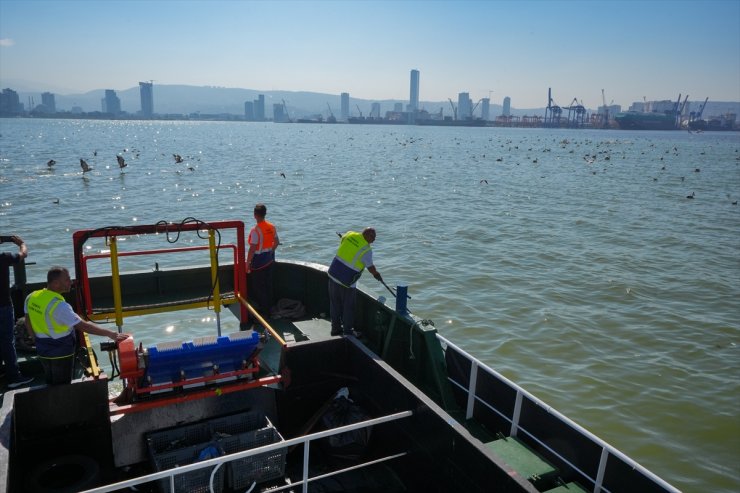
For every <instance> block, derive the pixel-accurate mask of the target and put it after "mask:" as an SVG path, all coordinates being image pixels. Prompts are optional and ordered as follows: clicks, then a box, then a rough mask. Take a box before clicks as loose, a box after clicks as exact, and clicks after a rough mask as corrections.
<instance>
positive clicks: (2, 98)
mask: <svg viewBox="0 0 740 493" xmlns="http://www.w3.org/2000/svg"><path fill="white" fill-rule="evenodd" d="M21 113H23V104H22V103H21V98H20V97H19V96H18V93H17V92H15V91H14V90H12V89H3V92H2V94H0V115H20V114H21Z"/></svg>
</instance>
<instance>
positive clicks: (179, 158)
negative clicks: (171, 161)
mask: <svg viewBox="0 0 740 493" xmlns="http://www.w3.org/2000/svg"><path fill="white" fill-rule="evenodd" d="M172 157H174V158H175V162H176V163H181V162H182V156H181V155H179V154H173V155H172Z"/></svg>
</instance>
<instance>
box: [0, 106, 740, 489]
mask: <svg viewBox="0 0 740 493" xmlns="http://www.w3.org/2000/svg"><path fill="white" fill-rule="evenodd" d="M0 125H1V127H0V134H1V135H2V136H1V137H0V230H1V232H2V234H11V233H17V234H19V235H21V236H22V237H23V238H24V239H25V240H26V242H27V243H28V245H29V251H30V256H29V259H28V260H29V261H30V262H35V265H31V266H29V279H30V280H35V281H39V280H43V279H44V276H45V272H46V270H47V269H48V267H49V266H51V265H53V264H62V265H65V266H67V267H69V268H72V241H71V233H72V232H73V231H75V230H78V229H82V228H98V227H103V226H113V225H116V226H126V225H132V224H153V223H156V222H158V221H161V220H165V221H173V222H179V221H182V220H183V219H185V218H187V217H194V218H197V219H200V220H204V221H213V220H219V219H241V220H244V221H245V222H246V223H247V225H248V226H250V225H251V222H252V221H253V219H252V212H251V211H252V207H253V206H254V204H255V203H256V202H264V203H266V204H267V208H268V219H269V220H270V221H272V222H274V223H275V224H276V226H277V228H278V231H279V234H280V239H281V242H282V245H281V247H280V249H279V251H278V257H279V258H284V259H295V260H306V261H313V262H319V263H323V264H328V263H329V262H330V261H331V258H332V256H333V253H334V249H335V248H336V242H337V238H336V234H335V232H337V231H339V232H343V231H346V230H348V229H360V228H362V227H364V226H367V225H373V226H375V227H376V229H377V231H378V239H377V241H376V243H375V244H374V245H373V246H374V251H375V261H376V264H377V267H378V269H379V271H380V272H381V273H382V274H383V277H384V278H385V280H386V282H387V283H388V284H389V285H393V284H396V283H398V284H407V285H408V286H409V293H410V294H411V296H412V298H413V299H412V300H411V301H410V306H409V308H410V309H411V310H412V311H413V312H414V313H415V314H416V315H418V316H420V317H422V318H428V319H432V320H434V322H435V325H436V328H437V329H438V330H439V331H440V333H442V334H443V335H445V336H446V337H448V338H450V339H451V340H452V341H453V342H455V343H456V344H457V345H459V346H461V347H463V348H464V349H466V350H467V351H469V352H470V353H472V354H473V355H474V356H475V357H477V358H479V359H481V360H482V361H484V362H485V363H487V364H489V365H490V366H492V367H493V368H495V369H497V370H498V371H500V372H502V373H503V374H504V375H505V376H507V377H509V378H511V379H512V380H514V381H516V382H517V383H520V384H522V385H523V386H524V387H525V388H526V389H527V390H529V391H530V392H532V393H533V394H535V395H536V396H538V397H540V398H541V399H543V400H544V401H545V402H547V403H548V404H550V405H552V406H553V407H554V408H556V409H558V410H559V411H561V412H562V413H564V414H565V415H566V416H568V417H570V418H571V419H573V420H574V421H576V422H577V423H579V424H581V425H583V426H584V427H586V428H587V429H589V430H590V431H592V432H594V433H595V434H596V435H598V436H600V437H601V438H603V439H604V440H606V441H607V442H609V443H611V444H612V445H614V446H616V447H617V448H618V449H620V450H622V451H623V452H625V453H626V454H627V455H629V456H631V457H633V458H634V459H635V460H637V461H638V462H639V463H641V464H643V465H644V466H646V467H647V468H648V469H650V470H652V471H653V472H655V473H656V474H658V475H659V476H661V477H663V478H665V479H667V480H668V481H669V482H670V483H672V484H674V485H676V486H677V487H679V488H680V489H683V490H685V491H712V492H725V493H730V492H736V491H738V490H740V484H739V483H738V466H737V465H738V462H739V461H740V449H739V446H738V443H740V417H739V414H738V408H739V407H738V395H740V378H738V377H740V372H739V370H738V369H739V368H740V364H739V363H740V362H739V360H738V354H739V353H738V346H737V344H738V339H739V338H740V337H739V336H740V324H739V322H738V313H740V301H738V300H740V288H739V287H738V281H737V280H738V279H740V256H739V255H738V247H739V246H740V245H739V243H738V238H740V236H739V233H740V207H738V206H737V205H736V202H737V200H738V196H739V195H740V138H739V136H738V134H737V133H710V132H705V133H703V134H689V133H687V132H679V131H675V132H628V131H607V130H553V129H508V128H444V127H414V126H383V125H372V126H371V125H300V124H294V125H275V124H272V123H264V124H263V123H222V122H144V121H114V122H111V121H86V120H71V121H62V120H31V119H2V120H0ZM96 152H97V154H95V153H96ZM175 153H176V154H180V155H181V156H183V159H184V162H183V163H176V162H175V160H174V159H173V154H175ZM117 154H121V155H123V156H124V157H125V158H126V162H127V163H128V167H126V168H125V172H124V173H121V172H120V171H119V169H118V166H117V165H116V155H117ZM80 158H84V159H86V161H87V162H88V163H89V164H90V166H91V167H93V170H92V171H91V172H88V173H85V175H84V176H83V174H82V170H81V168H80V165H79V160H80ZM49 159H54V160H55V161H56V162H57V164H56V165H55V166H54V167H53V168H49V167H48V166H47V165H46V162H47V161H48V160H49ZM281 173H282V174H284V175H285V176H284V177H283V176H282V175H281ZM692 193H693V198H692V199H688V198H687V196H689V195H691V194H692ZM57 199H58V203H56V202H57ZM164 236H165V235H158V237H155V238H146V239H145V238H139V237H130V238H128V239H127V240H126V242H123V243H122V245H121V248H123V249H127V250H133V249H136V248H140V247H142V246H150V245H158V246H159V247H162V246H163V245H164V246H167V245H168V243H167V241H171V240H173V238H165V237H164ZM198 241H199V240H198V239H197V238H195V237H194V235H192V234H191V235H182V237H180V238H178V239H177V245H178V246H183V245H190V244H194V243H198ZM224 241H233V238H224ZM88 247H89V249H90V251H91V252H96V253H99V252H102V251H105V250H106V248H107V247H106V245H105V244H104V243H102V242H91V244H90V245H88ZM193 261H197V262H198V263H201V264H205V263H207V258H206V259H203V260H202V261H201V260H200V259H199V258H198V259H197V260H194V259H193V258H192V257H188V256H185V257H183V258H178V259H169V258H167V259H157V260H152V259H146V260H140V259H138V258H137V257H131V258H130V259H127V261H126V265H125V267H122V269H129V270H136V269H153V268H154V265H153V262H159V265H160V267H161V268H166V267H170V266H172V265H175V264H177V265H188V263H190V262H193ZM107 268H108V267H107V266H106V265H105V262H100V264H99V265H95V266H93V267H92V268H91V270H92V271H93V272H104V271H105V270H106V269H107ZM360 285H361V287H363V288H364V289H366V290H367V291H369V292H370V293H372V294H373V295H375V296H380V295H385V296H387V292H386V291H385V289H384V288H383V286H382V285H379V284H377V283H375V282H374V281H373V279H372V278H371V277H369V276H366V277H363V279H362V280H361V282H360ZM228 315H229V314H228V313H227V314H225V315H224V316H222V320H223V322H224V324H227V327H225V330H224V333H228V331H229V330H231V328H230V327H229V326H228V324H230V323H231V324H233V319H231V318H230V317H229V316H228ZM174 316H175V317H177V318H176V319H173V318H172V317H173V315H169V316H167V317H165V316H158V317H155V318H153V319H152V320H149V319H146V321H144V320H142V321H137V320H131V321H129V320H127V321H126V322H125V327H124V329H125V330H126V331H131V332H133V333H134V334H135V337H136V340H137V342H138V341H139V340H141V341H143V342H144V343H145V344H156V343H157V342H160V341H163V340H180V339H191V338H193V337H196V336H198V335H201V334H202V331H204V330H207V331H211V330H214V328H213V326H214V321H213V320H212V319H213V313H212V312H205V313H204V312H197V311H196V312H194V313H190V312H183V313H177V314H174ZM208 319H210V320H208ZM231 327H234V325H232V326H231ZM236 328H238V326H236ZM236 328H234V330H236Z"/></svg>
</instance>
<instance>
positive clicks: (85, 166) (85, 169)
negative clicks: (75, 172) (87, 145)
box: [80, 158, 92, 175]
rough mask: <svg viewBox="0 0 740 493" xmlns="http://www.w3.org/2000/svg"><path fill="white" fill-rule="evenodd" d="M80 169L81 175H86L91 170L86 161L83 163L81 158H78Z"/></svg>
mask: <svg viewBox="0 0 740 493" xmlns="http://www.w3.org/2000/svg"><path fill="white" fill-rule="evenodd" d="M80 167H81V168H82V174H83V175H84V174H85V173H87V172H88V171H92V168H91V167H90V165H88V164H87V161H85V160H84V159H82V158H80Z"/></svg>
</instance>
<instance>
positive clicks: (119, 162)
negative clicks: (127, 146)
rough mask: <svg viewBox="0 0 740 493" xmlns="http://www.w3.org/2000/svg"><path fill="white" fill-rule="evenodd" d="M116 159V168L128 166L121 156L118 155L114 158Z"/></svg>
mask: <svg viewBox="0 0 740 493" xmlns="http://www.w3.org/2000/svg"><path fill="white" fill-rule="evenodd" d="M116 159H117V160H118V167H119V168H121V169H123V168H125V167H126V166H128V164H126V160H125V159H123V156H121V155H118V156H116Z"/></svg>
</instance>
